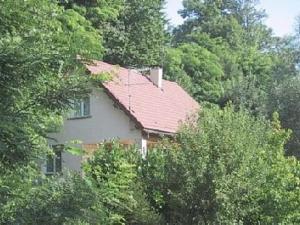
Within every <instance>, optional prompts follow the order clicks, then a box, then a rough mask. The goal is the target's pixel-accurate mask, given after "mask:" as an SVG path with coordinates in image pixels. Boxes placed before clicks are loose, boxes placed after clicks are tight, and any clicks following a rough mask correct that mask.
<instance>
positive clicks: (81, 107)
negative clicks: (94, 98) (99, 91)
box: [69, 97, 91, 119]
mask: <svg viewBox="0 0 300 225" xmlns="http://www.w3.org/2000/svg"><path fill="white" fill-rule="evenodd" d="M76 104H79V110H78V109H76ZM86 104H87V105H88V112H85V110H84V108H85V105H86ZM73 106H74V108H73V109H72V111H71V113H70V115H69V119H76V118H85V117H90V116H91V100H90V97H86V98H83V99H81V100H74V101H73ZM78 112H79V113H78Z"/></svg>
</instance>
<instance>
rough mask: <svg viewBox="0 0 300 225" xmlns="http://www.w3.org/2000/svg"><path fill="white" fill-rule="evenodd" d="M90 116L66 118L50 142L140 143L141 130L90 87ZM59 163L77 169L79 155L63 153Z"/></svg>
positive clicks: (102, 92) (104, 95)
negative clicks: (122, 141)
mask: <svg viewBox="0 0 300 225" xmlns="http://www.w3.org/2000/svg"><path fill="white" fill-rule="evenodd" d="M90 114H91V117H90V118H82V119H66V120H65V122H64V126H63V127H62V128H61V131H60V132H59V133H55V134H54V133H53V134H50V135H49V136H50V137H51V138H54V139H56V141H53V140H51V141H50V143H51V144H65V143H67V142H70V141H72V140H79V141H81V142H82V143H83V144H97V143H100V142H101V141H103V140H110V139H116V138H118V139H121V140H124V139H126V140H127V139H130V140H134V141H135V142H136V143H137V144H138V145H141V143H142V134H141V131H140V130H138V129H136V128H135V124H134V123H133V122H132V121H131V120H130V118H129V117H128V116H127V115H126V114H125V113H124V112H123V111H122V110H120V109H119V108H118V107H115V106H114V102H113V101H112V100H111V99H110V98H109V97H108V96H107V95H106V94H105V93H104V91H103V90H101V89H94V90H93V92H92V94H91V96H90ZM62 160H63V167H67V168H70V169H72V170H77V171H80V162H81V157H78V156H74V155H71V154H70V153H66V152H65V153H63V155H62Z"/></svg>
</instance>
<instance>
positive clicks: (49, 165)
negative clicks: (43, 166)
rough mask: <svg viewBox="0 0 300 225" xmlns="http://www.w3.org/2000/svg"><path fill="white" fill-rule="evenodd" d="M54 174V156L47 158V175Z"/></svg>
mask: <svg viewBox="0 0 300 225" xmlns="http://www.w3.org/2000/svg"><path fill="white" fill-rule="evenodd" d="M53 172H54V160H53V156H52V155H48V156H47V173H53Z"/></svg>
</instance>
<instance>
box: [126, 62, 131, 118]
mask: <svg viewBox="0 0 300 225" xmlns="http://www.w3.org/2000/svg"><path fill="white" fill-rule="evenodd" d="M130 75H131V68H128V81H127V88H128V109H129V112H131V93H130Z"/></svg>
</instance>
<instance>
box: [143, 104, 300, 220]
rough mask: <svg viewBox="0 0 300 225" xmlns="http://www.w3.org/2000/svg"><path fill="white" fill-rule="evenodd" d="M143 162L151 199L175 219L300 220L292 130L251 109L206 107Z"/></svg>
mask: <svg viewBox="0 0 300 225" xmlns="http://www.w3.org/2000/svg"><path fill="white" fill-rule="evenodd" d="M200 118H201V119H200V120H199V123H198V125H196V126H195V124H194V125H192V127H188V128H185V129H184V130H183V131H182V132H181V133H180V134H179V135H178V136H177V139H176V142H175V143H169V142H168V141H167V142H165V143H162V144H161V145H159V146H157V148H156V149H154V150H152V151H149V156H148V158H147V160H146V161H145V162H144V163H143V166H142V177H143V179H144V181H145V183H146V187H147V188H148V189H147V193H148V197H149V199H150V202H151V203H152V204H153V205H154V206H155V207H156V209H157V210H159V211H160V212H161V213H162V214H163V216H164V218H165V220H166V223H169V224H235V223H236V224H238V223H240V224H260V223H261V224H280V223H287V224H288V223H298V222H299V219H300V215H299V207H300V205H299V201H298V200H297V199H298V198H299V194H300V192H299V171H300V170H299V169H300V167H299V162H297V161H296V160H295V159H294V158H285V157H284V154H283V152H284V149H283V146H284V144H285V143H286V140H287V137H288V136H289V133H288V132H286V131H284V130H282V129H281V128H280V125H279V122H278V120H277V117H275V119H274V121H273V122H272V124H271V123H270V122H268V121H265V120H263V119H255V118H254V117H251V116H250V115H249V114H248V113H245V112H238V113H235V112H234V110H233V109H232V107H226V108H225V109H224V110H219V109H209V110H208V109H205V110H204V111H203V112H202V113H201V115H200Z"/></svg>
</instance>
